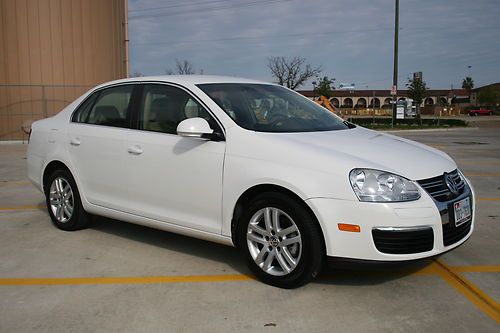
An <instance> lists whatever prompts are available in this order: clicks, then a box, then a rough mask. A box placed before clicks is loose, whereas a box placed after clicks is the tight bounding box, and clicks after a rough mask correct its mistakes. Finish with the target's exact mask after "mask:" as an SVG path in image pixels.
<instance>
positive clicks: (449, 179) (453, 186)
mask: <svg viewBox="0 0 500 333" xmlns="http://www.w3.org/2000/svg"><path fill="white" fill-rule="evenodd" d="M444 182H445V183H446V187H448V189H449V190H450V192H451V193H452V194H453V195H457V194H458V186H457V183H455V181H454V180H453V177H452V176H451V175H450V174H449V173H445V174H444Z"/></svg>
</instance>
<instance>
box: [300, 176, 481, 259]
mask: <svg viewBox="0 0 500 333" xmlns="http://www.w3.org/2000/svg"><path fill="white" fill-rule="evenodd" d="M466 197H470V200H471V205H472V207H471V208H472V217H471V220H470V222H468V224H469V226H470V227H468V228H467V229H466V230H465V231H468V232H466V233H464V234H461V235H460V239H459V240H458V241H456V242H454V243H453V244H450V245H445V240H444V239H445V236H446V237H447V238H448V239H449V237H450V235H449V227H452V229H451V230H452V232H454V229H453V228H454V226H452V225H451V224H450V223H452V222H450V221H452V219H453V218H454V217H453V216H452V215H453V213H451V214H450V213H449V212H448V211H449V207H452V204H453V202H456V201H458V200H461V199H463V198H466ZM474 197H475V194H474V190H473V188H472V187H471V186H470V184H467V188H466V190H465V191H464V192H463V193H462V194H461V195H460V196H459V197H457V198H455V199H453V200H451V201H449V202H446V203H438V202H436V201H435V200H433V199H432V197H431V196H430V195H428V194H427V193H426V192H425V191H423V190H422V197H421V198H420V199H419V200H416V201H411V202H402V203H369V202H359V201H348V200H336V199H330V198H311V199H308V200H306V202H307V203H308V205H309V206H310V207H311V209H312V210H313V212H314V213H315V214H316V217H317V218H318V220H319V223H320V225H321V228H322V230H323V234H324V238H325V245H326V253H327V256H329V257H342V258H351V259H360V260H376V261H406V260H415V259H421V258H426V257H431V256H435V255H438V254H441V253H444V252H447V251H449V250H451V249H453V248H455V247H457V246H459V245H461V244H462V243H464V242H465V241H466V240H467V239H468V238H469V237H470V235H471V234H472V232H473V229H474V219H475V215H476V214H475V208H476V205H475V202H474ZM338 223H348V224H356V225H359V226H360V227H361V231H360V232H345V231H340V230H339V229H338V226H337V224H338ZM388 228H389V229H394V230H406V229H408V230H412V229H426V228H427V229H430V230H432V234H433V240H431V242H432V245H431V246H429V250H425V251H423V252H417V253H402V254H391V253H384V252H381V251H380V250H379V249H377V246H376V244H375V241H374V237H373V234H372V232H373V230H377V229H382V230H387V229H388Z"/></svg>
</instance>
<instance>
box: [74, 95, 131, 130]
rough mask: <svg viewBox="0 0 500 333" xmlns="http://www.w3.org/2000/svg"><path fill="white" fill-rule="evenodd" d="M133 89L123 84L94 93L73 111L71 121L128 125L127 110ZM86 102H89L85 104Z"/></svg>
mask: <svg viewBox="0 0 500 333" xmlns="http://www.w3.org/2000/svg"><path fill="white" fill-rule="evenodd" d="M133 89H134V86H133V85H124V86H118V87H112V88H108V89H105V90H102V91H100V92H98V93H96V94H95V95H96V97H95V98H94V96H92V97H91V98H89V99H88V100H87V101H85V103H84V104H83V105H82V106H81V107H80V109H79V110H78V111H77V113H75V115H74V117H73V121H77V122H81V123H87V124H95V125H103V126H113V127H128V122H127V110H128V105H129V102H130V97H131V96H132V90H133ZM91 99H92V100H91ZM87 102H89V103H88V104H87ZM75 118H76V119H75Z"/></svg>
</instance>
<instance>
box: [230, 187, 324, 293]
mask: <svg viewBox="0 0 500 333" xmlns="http://www.w3.org/2000/svg"><path fill="white" fill-rule="evenodd" d="M237 245H238V247H239V248H240V250H241V252H242V253H243V255H244V256H245V258H246V261H247V264H248V266H249V267H250V269H251V270H252V272H253V273H254V274H255V275H256V276H257V277H258V278H259V279H260V280H262V281H263V282H265V283H267V284H270V285H273V286H276V287H280V288H295V287H299V286H301V285H304V284H306V283H308V282H309V281H311V280H312V279H313V278H314V277H315V276H316V275H317V274H318V273H319V272H320V269H321V266H322V263H323V259H324V249H323V239H322V235H321V231H320V229H319V226H318V224H317V222H316V220H315V218H314V216H312V215H311V213H310V212H309V211H308V210H306V209H305V208H304V207H303V206H302V205H301V204H300V203H298V202H297V201H296V200H294V199H292V198H290V197H288V196H286V195H283V194H281V193H272V192H270V193H263V194H260V195H258V196H257V197H255V198H254V199H253V200H251V201H250V202H249V203H248V204H247V205H246V207H245V209H244V213H243V214H242V216H241V218H240V220H239V223H238V229H237Z"/></svg>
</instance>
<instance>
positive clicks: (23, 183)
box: [0, 180, 31, 187]
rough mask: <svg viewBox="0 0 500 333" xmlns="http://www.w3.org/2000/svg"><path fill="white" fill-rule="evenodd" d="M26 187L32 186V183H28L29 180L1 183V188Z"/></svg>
mask: <svg viewBox="0 0 500 333" xmlns="http://www.w3.org/2000/svg"><path fill="white" fill-rule="evenodd" d="M25 185H31V182H30V181H27V180H6V181H0V187H3V186H25Z"/></svg>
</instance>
